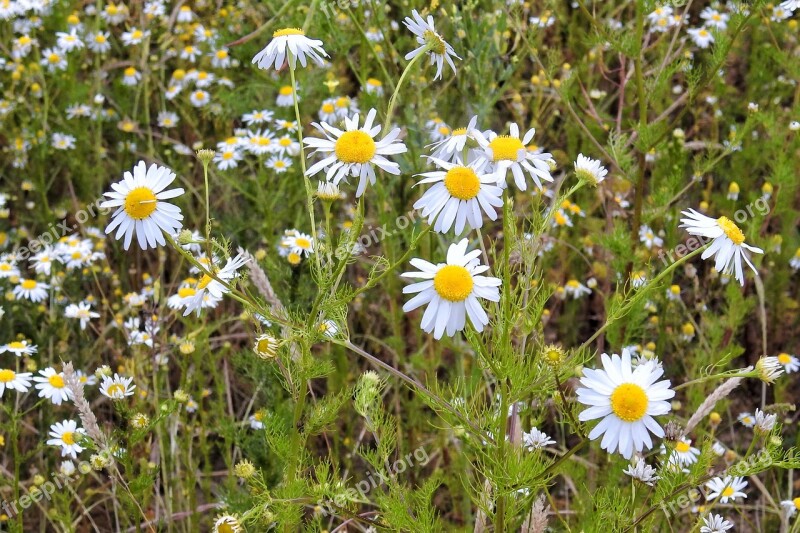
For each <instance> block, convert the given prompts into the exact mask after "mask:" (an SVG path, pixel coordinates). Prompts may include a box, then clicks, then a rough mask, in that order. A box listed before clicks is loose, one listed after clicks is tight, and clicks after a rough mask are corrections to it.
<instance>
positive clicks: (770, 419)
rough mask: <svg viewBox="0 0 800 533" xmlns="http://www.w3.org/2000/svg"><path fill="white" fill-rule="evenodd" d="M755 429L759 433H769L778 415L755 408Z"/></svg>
mask: <svg viewBox="0 0 800 533" xmlns="http://www.w3.org/2000/svg"><path fill="white" fill-rule="evenodd" d="M755 420H756V421H755V424H754V426H755V430H756V431H759V432H761V433H769V432H770V431H772V429H773V428H774V427H775V422H777V420H778V415H776V414H774V413H773V414H767V413H765V412H764V411H762V410H761V409H756V414H755Z"/></svg>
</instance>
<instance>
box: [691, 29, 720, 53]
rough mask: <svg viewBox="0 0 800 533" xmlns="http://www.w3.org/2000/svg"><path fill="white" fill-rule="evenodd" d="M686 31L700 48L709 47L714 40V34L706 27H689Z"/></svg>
mask: <svg viewBox="0 0 800 533" xmlns="http://www.w3.org/2000/svg"><path fill="white" fill-rule="evenodd" d="M686 33H688V34H689V37H691V39H692V41H693V42H694V44H696V45H697V46H698V47H699V48H708V46H709V45H710V44H712V43H713V42H714V36H713V35H712V34H711V32H710V31H708V30H707V29H705V28H689V29H688V30H686Z"/></svg>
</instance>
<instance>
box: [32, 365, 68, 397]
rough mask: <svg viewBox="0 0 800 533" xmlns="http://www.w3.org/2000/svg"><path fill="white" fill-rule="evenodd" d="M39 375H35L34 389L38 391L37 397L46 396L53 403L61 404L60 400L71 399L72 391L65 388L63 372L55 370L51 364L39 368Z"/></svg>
mask: <svg viewBox="0 0 800 533" xmlns="http://www.w3.org/2000/svg"><path fill="white" fill-rule="evenodd" d="M39 374H41V375H40V376H35V377H34V378H33V381H35V382H36V385H34V386H35V387H36V389H37V390H38V391H39V398H47V399H48V400H50V401H51V402H53V405H61V403H62V402H64V401H67V400H71V399H72V391H71V390H70V389H68V388H67V384H66V383H65V382H64V374H63V373H61V372H56V369H55V368H53V367H52V366H50V367H47V368H45V369H44V370H40V371H39Z"/></svg>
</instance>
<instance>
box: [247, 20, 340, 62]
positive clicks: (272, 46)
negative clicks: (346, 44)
mask: <svg viewBox="0 0 800 533" xmlns="http://www.w3.org/2000/svg"><path fill="white" fill-rule="evenodd" d="M322 56H324V57H328V54H327V52H325V50H323V49H322V41H319V40H316V39H309V38H308V37H306V34H305V33H304V32H303V30H301V29H299V28H283V29H281V30H278V31H276V32H275V33H273V34H272V40H271V41H270V42H269V44H268V45H267V47H266V48H264V49H263V50H261V51H260V52H259V53H257V54H256V55H255V57H254V58H253V63H254V64H257V65H258V68H260V69H270V68H274V69H275V70H280V69H281V67H283V62H284V61H285V60H286V58H287V57H288V58H289V65H290V66H291V68H292V70H294V69H295V68H296V67H297V60H298V59H299V60H300V64H301V65H302V66H303V67H305V66H306V64H307V58H308V57H310V58H311V59H312V60H313V61H314V62H315V63H316V64H317V65H319V66H323V65H324V61H323V59H322Z"/></svg>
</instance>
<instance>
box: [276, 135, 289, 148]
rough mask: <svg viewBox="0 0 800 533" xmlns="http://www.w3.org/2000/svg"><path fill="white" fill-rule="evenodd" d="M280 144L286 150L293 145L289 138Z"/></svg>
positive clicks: (285, 138) (280, 141)
mask: <svg viewBox="0 0 800 533" xmlns="http://www.w3.org/2000/svg"><path fill="white" fill-rule="evenodd" d="M278 144H280V145H281V146H283V147H284V148H286V147H289V146H291V145H292V140H291V139H290V138H288V137H283V138H282V139H281V140H279V141H278Z"/></svg>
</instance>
